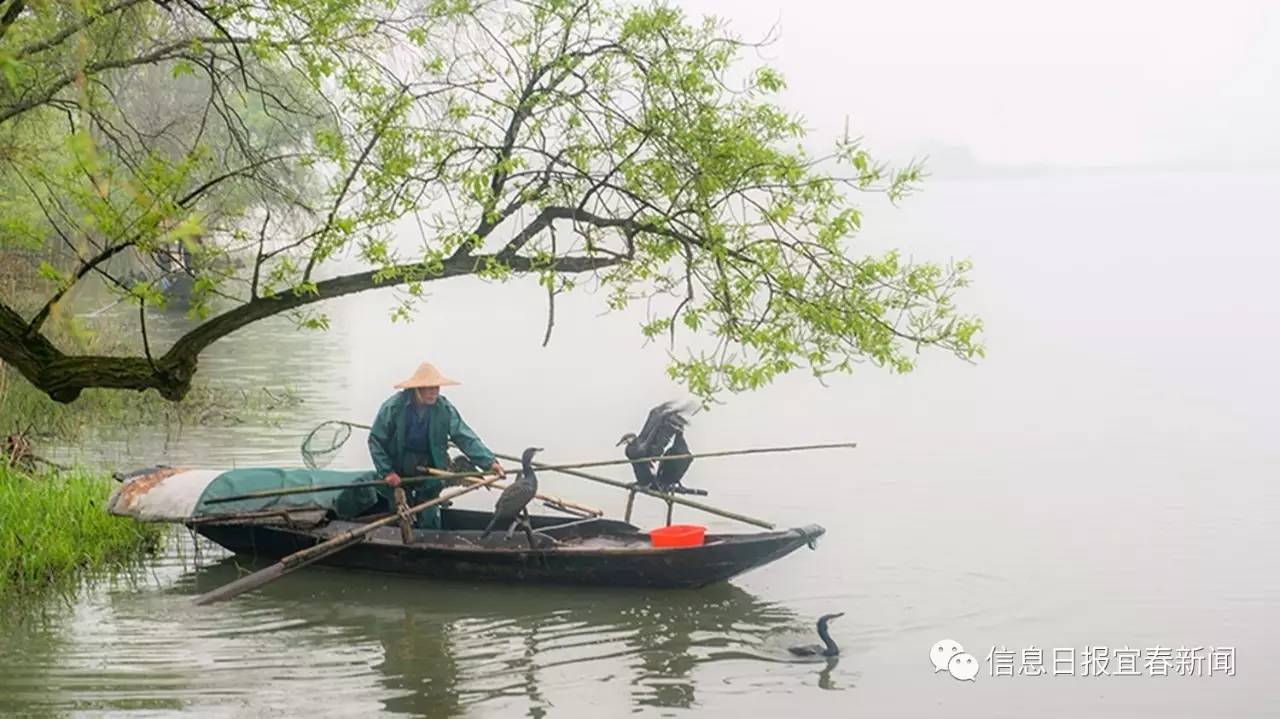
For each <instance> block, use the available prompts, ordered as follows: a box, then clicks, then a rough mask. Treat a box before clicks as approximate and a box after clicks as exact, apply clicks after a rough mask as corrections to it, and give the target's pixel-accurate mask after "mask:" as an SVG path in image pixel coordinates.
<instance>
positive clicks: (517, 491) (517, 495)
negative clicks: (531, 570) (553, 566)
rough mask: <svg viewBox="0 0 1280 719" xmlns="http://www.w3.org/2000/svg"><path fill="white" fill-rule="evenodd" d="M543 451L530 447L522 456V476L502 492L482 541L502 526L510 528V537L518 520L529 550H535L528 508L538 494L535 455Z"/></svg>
mask: <svg viewBox="0 0 1280 719" xmlns="http://www.w3.org/2000/svg"><path fill="white" fill-rule="evenodd" d="M541 451H542V448H541V447H529V448H528V449H526V450H525V451H524V454H522V455H520V476H519V477H516V480H515V481H514V482H512V483H511V484H509V485H507V488H506V489H504V490H502V495H501V496H499V497H498V501H497V503H496V504H494V506H493V519H490V520H489V526H487V527H485V528H484V533H483V534H481V535H480V538H481V539H484V538H485V537H488V536H489V532H491V531H493V528H494V526H497V525H501V524H506V525H507V526H508V529H507V536H508V537H510V536H511V528H513V527H514V525H515V522H516V521H517V519H523V520H524V521H523V524H524V533H525V536H526V537H528V539H529V548H530V549H532V548H533V531H532V529H531V528H530V526H529V510H528V509H527V507H528V505H529V502H531V501H533V497H534V495H536V494H537V493H538V477H537V475H535V474H534V473H533V455H534V454H536V453H538V452H541Z"/></svg>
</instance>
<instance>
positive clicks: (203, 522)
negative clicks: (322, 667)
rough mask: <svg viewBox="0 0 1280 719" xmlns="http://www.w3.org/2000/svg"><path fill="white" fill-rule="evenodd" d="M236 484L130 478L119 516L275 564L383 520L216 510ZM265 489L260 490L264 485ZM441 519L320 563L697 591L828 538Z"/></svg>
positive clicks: (186, 474)
mask: <svg viewBox="0 0 1280 719" xmlns="http://www.w3.org/2000/svg"><path fill="white" fill-rule="evenodd" d="M246 471H248V472H255V471H256V472H276V473H277V474H278V475H279V476H280V477H281V478H282V481H281V483H280V484H281V485H288V484H290V483H292V484H295V485H296V484H297V483H298V482H300V481H304V479H303V478H305V481H309V482H311V484H312V486H317V487H322V486H323V485H324V484H325V483H339V482H341V481H346V480H350V479H351V475H352V473H342V472H318V471H316V472H312V471H307V470H266V469H263V470H235V471H234V472H246ZM228 474H232V473H219V472H217V471H216V470H183V469H174V468H154V469H152V470H148V471H144V472H140V473H136V474H135V475H133V476H131V477H129V478H127V479H126V478H122V479H123V480H124V483H123V484H122V486H121V487H119V488H118V489H117V490H116V492H115V493H114V494H113V495H112V497H111V500H110V503H109V511H110V512H112V513H113V514H118V515H122V516H131V517H133V518H135V519H138V520H140V521H168V522H176V523H182V524H185V525H187V526H190V527H192V528H193V529H194V530H195V531H197V532H199V533H200V534H201V535H203V536H204V537H207V538H208V539H210V540H212V541H214V542H216V543H217V544H219V545H221V546H223V547H225V548H226V549H228V550H230V551H232V552H235V553H238V554H244V555H250V556H257V557H263V558H270V559H278V558H281V557H285V556H288V555H290V554H292V553H294V552H297V551H299V550H302V549H306V548H307V547H311V546H313V545H316V544H319V543H320V542H323V541H325V540H328V539H331V538H333V537H335V536H337V535H339V534H342V533H344V532H346V531H349V530H351V529H355V528H357V527H359V526H360V525H361V524H362V523H363V522H368V521H371V520H372V519H374V518H375V517H354V518H351V519H338V518H335V517H334V516H333V511H332V507H333V504H334V501H335V500H334V499H333V496H332V495H333V493H331V492H330V493H326V492H315V493H310V492H308V493H305V494H300V495H299V494H295V495H288V496H285V497H272V498H270V499H269V500H259V501H257V502H254V503H252V504H248V505H244V504H238V505H236V506H230V505H227V504H216V503H215V504H210V503H209V502H208V499H209V498H211V497H213V498H217V497H226V496H231V495H238V494H241V493H243V489H245V485H244V484H243V483H241V484H240V485H239V486H234V484H235V483H234V482H232V483H231V484H228V483H227V481H225V480H226V478H227V475H228ZM260 476H269V475H259V477H260ZM232 479H235V477H232ZM255 481H257V482H258V484H259V486H260V485H261V480H260V478H259V479H256V480H255ZM440 516H441V523H440V526H441V528H440V529H415V530H413V532H412V535H411V537H410V541H409V542H408V543H406V542H405V541H403V538H402V536H401V531H400V529H399V528H398V527H397V526H394V525H389V526H384V527H380V528H378V529H375V530H373V531H372V532H370V533H369V534H368V535H367V536H366V537H365V538H364V540H363V541H361V542H358V543H356V544H354V545H353V546H351V547H348V548H346V549H343V550H342V551H339V552H336V553H334V554H332V555H329V556H326V557H324V558H323V559H321V560H320V561H319V563H320V564H325V565H330V566H336V567H344V568H349V569H362V570H373V571H383V572H393V573H398V574H409V575H414V576H419V577H424V578H432V579H457V580H495V581H511V582H522V583H527V582H545V583H555V584H587V585H605V586H637V587H655V588H676V587H688V588H695V587H702V586H706V585H709V584H714V583H717V582H722V581H724V580H727V579H729V578H730V577H734V576H737V575H739V574H742V573H743V572H747V571H749V570H752V569H757V568H759V567H763V566H764V565H766V564H769V563H771V562H773V561H776V560H778V559H781V558H782V557H785V556H786V555H788V554H790V553H791V552H794V551H795V550H797V549H799V548H800V547H804V546H809V547H811V548H813V547H814V546H815V544H816V540H817V539H818V538H819V537H821V536H822V535H823V534H824V533H825V530H824V529H823V528H822V527H821V526H818V525H808V526H805V527H800V528H795V529H786V530H778V531H767V532H754V533H741V534H719V533H711V534H707V535H706V537H705V539H704V541H703V543H701V544H698V545H696V546H687V547H656V546H653V544H652V543H651V541H650V537H649V535H648V533H647V532H645V531H642V530H641V529H640V528H638V527H636V526H634V525H632V524H629V523H627V522H623V521H619V520H614V519H606V518H603V517H600V518H587V519H581V518H577V517H553V516H545V515H535V516H533V517H532V525H533V528H534V530H535V534H534V546H533V547H530V546H529V541H528V539H527V537H526V535H525V534H524V533H523V532H520V531H517V532H515V533H513V534H512V535H511V536H510V537H507V536H506V533H505V532H498V531H495V532H494V533H492V534H490V535H489V536H488V537H487V538H484V539H481V537H480V535H481V534H482V531H483V530H484V528H485V526H486V525H487V524H488V522H489V520H490V518H491V516H492V515H491V514H490V513H489V512H484V511H475V510H466V509H456V508H446V509H443V510H442V511H441V513H440Z"/></svg>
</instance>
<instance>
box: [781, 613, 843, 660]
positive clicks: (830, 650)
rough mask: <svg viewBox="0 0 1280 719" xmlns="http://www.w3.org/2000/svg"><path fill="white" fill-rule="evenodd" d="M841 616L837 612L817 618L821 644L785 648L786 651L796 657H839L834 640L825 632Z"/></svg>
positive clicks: (841, 614)
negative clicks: (828, 625)
mask: <svg viewBox="0 0 1280 719" xmlns="http://www.w3.org/2000/svg"><path fill="white" fill-rule="evenodd" d="M843 616H844V612H837V613H836V614H823V615H822V616H821V617H819V618H818V637H819V638H820V639H822V644H803V645H801V646H798V647H787V649H788V650H789V651H790V652H791V653H792V654H794V655H796V656H798V657H834V656H839V654H840V647H838V646H836V642H835V640H834V639H832V638H831V634H830V632H828V631H827V624H829V623H830V622H832V621H834V620H835V619H837V618H839V617H843Z"/></svg>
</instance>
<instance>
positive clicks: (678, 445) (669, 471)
mask: <svg viewBox="0 0 1280 719" xmlns="http://www.w3.org/2000/svg"><path fill="white" fill-rule="evenodd" d="M662 454H663V456H664V459H663V460H662V461H661V462H659V463H658V489H659V490H661V491H663V492H686V493H689V492H691V491H692V490H689V489H688V488H687V487H685V486H684V485H682V484H680V480H681V479H684V475H685V472H688V471H689V465H691V464H693V458H692V457H680V456H679V455H685V454H689V443H688V442H685V441H684V431H683V430H680V431H677V432H676V435H675V437H674V438H673V439H672V440H671V446H670V447H668V448H667V451H666V452H663V453H662ZM665 457H679V458H678V459H666V458H665Z"/></svg>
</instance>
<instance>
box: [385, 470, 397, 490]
mask: <svg viewBox="0 0 1280 719" xmlns="http://www.w3.org/2000/svg"><path fill="white" fill-rule="evenodd" d="M385 481H386V483H387V484H389V485H391V486H392V487H399V486H400V475H398V474H396V473H395V472H391V473H389V474H387V476H386V478H385Z"/></svg>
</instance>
